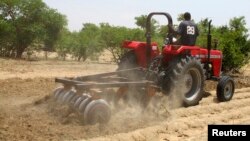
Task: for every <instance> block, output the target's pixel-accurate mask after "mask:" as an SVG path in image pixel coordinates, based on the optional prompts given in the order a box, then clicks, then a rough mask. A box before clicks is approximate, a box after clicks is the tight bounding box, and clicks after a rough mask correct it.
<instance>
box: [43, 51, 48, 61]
mask: <svg viewBox="0 0 250 141" xmlns="http://www.w3.org/2000/svg"><path fill="white" fill-rule="evenodd" d="M44 53H45V60H48V51H47V50H46V51H45V52H44Z"/></svg>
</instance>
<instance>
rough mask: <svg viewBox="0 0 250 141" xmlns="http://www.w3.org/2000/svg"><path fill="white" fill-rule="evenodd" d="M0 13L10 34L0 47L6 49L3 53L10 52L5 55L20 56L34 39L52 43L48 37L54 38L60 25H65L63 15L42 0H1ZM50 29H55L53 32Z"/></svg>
mask: <svg viewBox="0 0 250 141" xmlns="http://www.w3.org/2000/svg"><path fill="white" fill-rule="evenodd" d="M0 14H1V17H2V18H1V20H2V21H4V22H5V23H6V25H8V27H9V28H10V30H9V31H10V33H9V34H11V35H10V37H11V38H10V40H9V43H8V44H5V46H2V48H5V49H4V50H5V51H7V52H5V55H6V53H10V54H7V56H11V54H13V57H15V58H21V56H22V53H23V52H24V51H25V49H26V48H28V47H29V46H30V45H31V44H32V43H34V42H35V41H39V40H41V41H42V40H45V42H46V43H48V44H51V45H52V42H51V40H50V41H49V40H48V38H50V37H53V38H54V39H56V38H57V37H56V36H58V32H59V31H60V29H61V27H62V26H63V25H65V22H64V21H65V18H64V16H62V15H61V14H59V13H58V12H56V11H55V10H52V9H50V8H48V7H47V6H46V4H45V3H44V2H42V0H2V1H1V2H0ZM51 15H52V16H51ZM50 16H51V17H50ZM57 17H60V18H57ZM58 20H59V21H60V20H63V21H60V22H58ZM51 29H52V30H53V29H55V30H53V31H54V32H53V33H52V32H51V31H50V30H51ZM53 38H52V40H53ZM49 42H50V43H49Z"/></svg>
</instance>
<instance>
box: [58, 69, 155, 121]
mask: <svg viewBox="0 0 250 141" xmlns="http://www.w3.org/2000/svg"><path fill="white" fill-rule="evenodd" d="M139 69H140V68H135V69H129V70H122V71H116V72H110V73H102V74H97V75H89V76H80V77H75V78H56V79H55V81H56V82H57V83H61V84H62V86H59V87H58V88H56V89H55V90H54V92H53V99H54V100H55V101H56V103H59V104H62V105H68V106H69V108H70V109H71V111H74V112H76V113H77V114H78V115H80V120H81V121H83V122H84V124H89V125H94V124H97V123H100V124H105V123H108V122H109V120H110V118H111V106H110V104H111V102H113V104H114V105H117V104H118V101H119V100H120V99H121V98H122V97H123V96H124V95H125V94H126V93H128V90H129V88H130V87H138V88H139V89H145V92H146V94H145V93H144V94H143V96H144V97H145V96H146V97H148V98H147V99H150V97H151V96H153V95H154V93H155V89H156V88H155V87H154V86H153V85H152V84H153V82H150V81H147V80H138V81H129V80H128V79H126V78H122V77H119V74H120V73H123V72H126V73H127V72H130V71H135V70H139ZM107 88H109V89H110V88H111V89H116V93H115V97H114V98H113V101H112V100H110V99H105V97H104V93H106V95H109V94H107V91H106V89H107ZM142 99H143V101H141V102H142V103H141V106H143V107H146V106H147V103H148V102H149V101H148V100H147V101H145V100H144V99H145V98H142ZM107 101H109V103H108V102H107Z"/></svg>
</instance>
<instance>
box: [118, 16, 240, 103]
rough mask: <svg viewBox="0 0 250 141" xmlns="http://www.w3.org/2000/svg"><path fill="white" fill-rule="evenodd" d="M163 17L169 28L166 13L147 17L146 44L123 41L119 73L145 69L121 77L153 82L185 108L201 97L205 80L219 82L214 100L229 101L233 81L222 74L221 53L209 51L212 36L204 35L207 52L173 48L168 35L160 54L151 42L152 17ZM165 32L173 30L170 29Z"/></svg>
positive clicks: (190, 48)
mask: <svg viewBox="0 0 250 141" xmlns="http://www.w3.org/2000/svg"><path fill="white" fill-rule="evenodd" d="M154 15H163V16H165V17H166V18H167V20H168V27H169V28H171V27H172V17H171V16H170V15H169V14H168V13H162V12H153V13H150V14H149V15H148V17H147V23H146V42H140V41H125V42H124V45H123V46H124V48H127V49H130V51H128V52H127V53H126V54H125V55H124V56H123V57H122V59H121V61H120V63H119V67H118V70H125V69H132V68H136V67H142V68H145V69H144V70H142V71H136V72H134V73H131V72H129V73H125V74H121V75H123V76H125V77H128V78H130V79H134V78H135V76H137V77H142V76H144V77H145V79H146V80H149V81H153V82H154V83H155V84H156V86H158V87H159V88H160V90H161V91H162V92H163V93H164V94H166V95H168V94H171V95H173V94H178V95H179V97H180V100H181V104H182V105H184V106H193V105H197V104H198V103H199V101H200V100H201V99H202V97H203V95H204V91H203V88H204V81H205V80H215V81H218V85H217V97H218V100H219V101H221V102H224V101H229V100H231V99H232V97H233V94H234V89H235V84H234V80H233V79H232V78H231V77H229V76H222V75H221V68H222V58H223V55H222V52H221V51H219V50H214V49H211V34H210V27H211V21H210V22H209V26H208V28H209V30H208V31H209V32H208V36H207V49H205V48H202V47H199V46H185V45H176V44H174V43H173V33H171V32H169V33H168V35H167V38H166V39H167V40H166V44H165V45H164V46H163V47H162V51H160V49H159V47H158V45H157V43H155V42H151V23H150V22H151V18H152V16H154ZM168 31H172V30H171V29H169V30H168Z"/></svg>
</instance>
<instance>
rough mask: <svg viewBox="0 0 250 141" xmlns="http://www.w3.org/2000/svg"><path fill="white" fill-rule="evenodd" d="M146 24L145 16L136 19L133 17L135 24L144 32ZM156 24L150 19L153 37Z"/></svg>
mask: <svg viewBox="0 0 250 141" xmlns="http://www.w3.org/2000/svg"><path fill="white" fill-rule="evenodd" d="M146 23H147V15H141V16H138V17H135V24H136V25H137V26H138V27H140V28H141V29H143V30H144V31H145V30H146ZM157 23H158V22H157V21H156V20H155V19H154V18H152V19H151V32H152V33H151V34H152V35H154V33H155V30H156V29H157V25H156V24H157Z"/></svg>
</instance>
